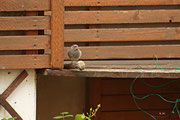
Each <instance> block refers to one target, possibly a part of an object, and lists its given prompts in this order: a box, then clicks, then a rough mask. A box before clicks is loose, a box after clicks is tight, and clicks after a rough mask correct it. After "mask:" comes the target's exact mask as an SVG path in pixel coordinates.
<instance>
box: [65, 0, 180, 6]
mask: <svg viewBox="0 0 180 120" xmlns="http://www.w3.org/2000/svg"><path fill="white" fill-rule="evenodd" d="M179 4H180V1H179V0H152V1H149V0H136V1H134V0H65V1H64V5H65V6H142V5H179Z"/></svg>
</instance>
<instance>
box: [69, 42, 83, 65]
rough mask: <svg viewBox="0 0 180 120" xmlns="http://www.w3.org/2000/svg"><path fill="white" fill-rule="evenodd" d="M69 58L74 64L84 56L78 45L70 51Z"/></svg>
mask: <svg viewBox="0 0 180 120" xmlns="http://www.w3.org/2000/svg"><path fill="white" fill-rule="evenodd" d="M68 56H69V58H70V60H71V61H72V64H74V63H73V62H74V61H78V60H79V59H80V57H81V56H82V52H81V50H80V49H79V47H78V45H76V44H75V45H72V46H71V47H70V49H69V51H68Z"/></svg>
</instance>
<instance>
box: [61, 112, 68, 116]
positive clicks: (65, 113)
mask: <svg viewBox="0 0 180 120" xmlns="http://www.w3.org/2000/svg"><path fill="white" fill-rule="evenodd" d="M61 114H62V115H67V114H69V112H62V113H61Z"/></svg>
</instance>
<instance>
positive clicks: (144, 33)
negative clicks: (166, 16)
mask: <svg viewBox="0 0 180 120" xmlns="http://www.w3.org/2000/svg"><path fill="white" fill-rule="evenodd" d="M178 31H180V28H179V27H177V28H120V29H71V30H70V29H66V30H65V33H64V40H65V42H107V41H108V42H109V41H110V42H113V41H168V40H180V34H179V32H178Z"/></svg>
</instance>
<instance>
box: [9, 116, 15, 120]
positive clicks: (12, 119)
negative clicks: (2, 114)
mask: <svg viewBox="0 0 180 120" xmlns="http://www.w3.org/2000/svg"><path fill="white" fill-rule="evenodd" d="M15 119H16V118H15V117H14V118H9V119H8V120H15Z"/></svg>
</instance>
